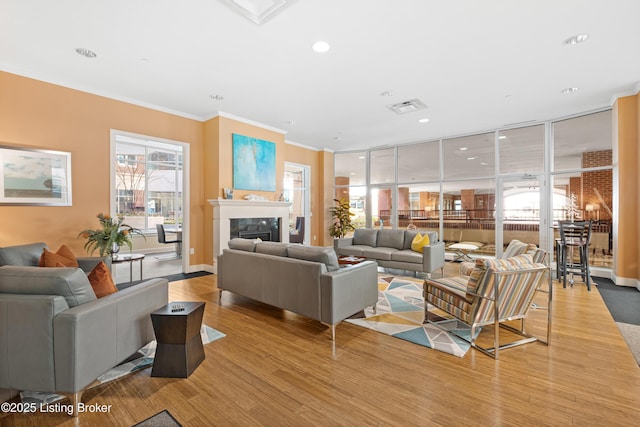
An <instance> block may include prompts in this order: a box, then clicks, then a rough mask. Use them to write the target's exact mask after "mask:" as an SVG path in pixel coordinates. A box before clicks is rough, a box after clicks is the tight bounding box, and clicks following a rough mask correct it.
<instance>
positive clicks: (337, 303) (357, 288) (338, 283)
mask: <svg viewBox="0 0 640 427" xmlns="http://www.w3.org/2000/svg"><path fill="white" fill-rule="evenodd" d="M320 286H321V290H320V292H321V301H322V303H321V316H322V318H321V321H322V322H325V323H328V324H330V325H335V324H336V323H338V322H340V321H342V320H344V319H346V318H347V317H349V316H351V315H353V314H355V313H357V312H359V311H360V310H362V309H364V308H365V307H368V306H371V305H374V304H376V302H377V301H378V264H377V263H376V262H375V261H365V262H362V263H360V264H356V265H352V266H349V267H343V268H341V269H340V270H338V271H330V272H327V273H324V274H322V276H321V278H320Z"/></svg>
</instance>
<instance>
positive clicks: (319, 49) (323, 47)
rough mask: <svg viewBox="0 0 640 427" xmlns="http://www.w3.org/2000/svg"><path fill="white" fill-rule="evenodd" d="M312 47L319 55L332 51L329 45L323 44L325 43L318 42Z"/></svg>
mask: <svg viewBox="0 0 640 427" xmlns="http://www.w3.org/2000/svg"><path fill="white" fill-rule="evenodd" d="M311 47H312V48H313V50H315V51H316V52H318V53H325V52H327V51H328V50H329V49H331V46H329V43H327V42H323V41H317V42H315V43H314V44H313V46H311Z"/></svg>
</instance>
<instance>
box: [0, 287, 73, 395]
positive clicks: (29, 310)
mask: <svg viewBox="0 0 640 427" xmlns="http://www.w3.org/2000/svg"><path fill="white" fill-rule="evenodd" d="M68 308H69V306H68V305H67V302H66V300H65V299H64V297H62V296H57V295H23V294H0V319H2V321H1V322H0V349H2V353H1V354H0V388H8V389H16V390H34V391H46V392H53V391H55V380H54V371H55V365H54V357H53V346H54V332H53V319H54V318H55V316H56V315H57V314H59V313H61V312H63V311H64V310H66V309H68Z"/></svg>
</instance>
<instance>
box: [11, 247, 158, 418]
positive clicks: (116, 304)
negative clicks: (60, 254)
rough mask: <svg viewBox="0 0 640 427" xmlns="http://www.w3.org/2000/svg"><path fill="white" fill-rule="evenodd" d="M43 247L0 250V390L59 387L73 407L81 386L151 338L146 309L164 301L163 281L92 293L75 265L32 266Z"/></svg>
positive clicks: (55, 389)
mask: <svg viewBox="0 0 640 427" xmlns="http://www.w3.org/2000/svg"><path fill="white" fill-rule="evenodd" d="M44 247H46V246H45V244H44V243H33V244H29V245H20V246H13V247H4V248H0V319H2V321H1V322H0V389H4V390H0V395H1V396H4V397H5V398H6V397H9V396H11V395H13V394H15V391H22V390H28V391H41V392H50V393H58V394H63V395H66V396H68V397H70V398H71V401H72V403H73V404H74V408H77V403H78V402H79V401H80V399H81V397H82V392H83V391H84V390H85V388H87V386H89V385H90V384H92V383H93V382H94V381H95V380H96V379H97V378H98V377H99V376H100V375H102V374H103V373H105V372H106V371H108V370H109V369H111V368H113V367H114V366H116V365H118V364H119V363H121V362H123V361H124V360H125V359H127V358H128V357H129V356H131V355H133V354H134V353H135V352H136V351H138V350H139V349H140V348H141V347H143V346H144V345H146V344H147V343H149V342H150V341H152V340H153V339H154V334H153V327H152V325H151V320H150V316H149V314H150V313H151V312H152V311H154V310H156V309H158V308H160V307H162V306H163V305H165V304H167V301H168V283H167V280H166V279H151V280H148V281H145V282H143V283H140V284H139V285H136V286H132V287H130V288H127V289H125V290H122V291H118V292H116V293H113V294H110V295H107V296H105V297H102V298H100V299H97V298H96V296H95V293H94V292H93V289H92V288H91V284H90V283H89V280H88V278H87V275H86V272H85V271H83V270H82V269H81V268H68V267H59V268H45V267H38V266H37V265H38V261H39V259H40V254H41V253H42V250H43V248H44ZM99 261H100V259H99V258H94V259H82V260H79V264H80V265H81V266H82V267H83V268H87V269H88V271H90V270H91V269H92V268H93V266H94V265H95V264H96V263H97V262H99Z"/></svg>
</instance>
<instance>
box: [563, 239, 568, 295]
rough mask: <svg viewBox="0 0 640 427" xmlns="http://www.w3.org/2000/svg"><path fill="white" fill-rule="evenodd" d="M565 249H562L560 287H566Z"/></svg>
mask: <svg viewBox="0 0 640 427" xmlns="http://www.w3.org/2000/svg"><path fill="white" fill-rule="evenodd" d="M567 252H568V251H567V248H566V247H563V248H562V287H563V288H566V287H567Z"/></svg>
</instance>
